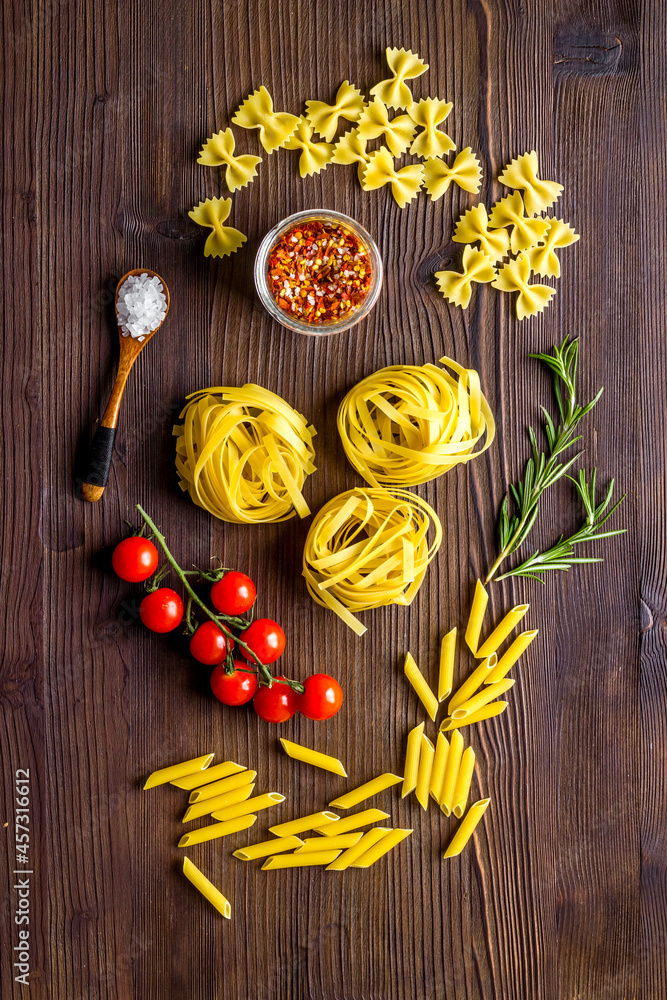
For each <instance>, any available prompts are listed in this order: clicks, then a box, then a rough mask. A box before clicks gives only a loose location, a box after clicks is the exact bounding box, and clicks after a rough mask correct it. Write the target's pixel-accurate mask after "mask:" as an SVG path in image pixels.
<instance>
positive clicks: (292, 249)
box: [268, 221, 372, 324]
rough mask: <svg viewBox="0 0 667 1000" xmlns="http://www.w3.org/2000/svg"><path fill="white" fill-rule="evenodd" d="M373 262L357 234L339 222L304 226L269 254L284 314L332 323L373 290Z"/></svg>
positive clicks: (285, 235)
mask: <svg viewBox="0 0 667 1000" xmlns="http://www.w3.org/2000/svg"><path fill="white" fill-rule="evenodd" d="M371 277H372V269H371V262H370V259H369V256H368V253H367V251H366V248H365V247H364V246H363V244H362V243H361V241H360V240H359V238H358V236H356V235H355V233H353V232H351V230H349V229H347V228H346V227H345V226H341V225H339V224H338V223H336V222H318V221H312V222H306V223H304V225H302V226H297V227H295V228H294V229H289V230H288V231H287V232H286V233H283V235H282V236H281V237H280V239H279V240H278V242H277V243H276V244H275V245H274V247H273V248H272V250H271V253H270V255H269V267H268V278H269V282H268V283H269V288H270V290H271V293H272V295H273V297H274V298H275V300H276V302H277V303H278V305H279V306H280V308H281V309H283V310H284V311H285V312H286V313H288V314H289V315H290V316H294V317H295V318H296V319H299V320H301V322H304V323H317V324H323V323H331V322H340V321H341V320H344V319H345V318H346V317H347V316H349V315H350V314H351V313H353V312H356V311H357V309H359V307H360V306H361V304H362V303H363V301H364V299H365V298H366V296H367V295H368V292H369V289H370V287H371Z"/></svg>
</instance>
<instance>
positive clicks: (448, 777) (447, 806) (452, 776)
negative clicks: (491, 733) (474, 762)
mask: <svg viewBox="0 0 667 1000" xmlns="http://www.w3.org/2000/svg"><path fill="white" fill-rule="evenodd" d="M462 755H463V737H462V736H461V734H460V733H459V732H454V735H453V736H452V739H451V742H450V744H449V753H448V754H447V763H446V764H445V773H444V776H443V779H442V788H441V789H440V798H439V799H438V803H439V805H440V808H441V809H442V811H443V812H444V814H445V816H449V814H450V813H451V811H452V805H453V804H454V787H455V785H456V779H457V778H458V775H459V768H460V766H461V757H462Z"/></svg>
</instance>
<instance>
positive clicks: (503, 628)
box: [473, 604, 530, 658]
mask: <svg viewBox="0 0 667 1000" xmlns="http://www.w3.org/2000/svg"><path fill="white" fill-rule="evenodd" d="M529 607H530V605H529V604H517V606H516V607H515V608H512V610H511V611H508V612H507V614H506V615H505V617H504V618H503V619H502V621H501V622H500V623H499V624H498V625H496V627H495V628H494V630H493V632H492V633H491V635H490V636H489V637H488V639H486V640H485V641H484V643H483V644H482V645H481V646H480V647H479V649H478V650H477V652H475V651H474V650H473V652H475V656H477V657H480V658H482V657H484V656H490V655H491V653H495V652H496V650H497V649H499V647H500V646H502V644H503V643H504V641H505V639H506V638H507V636H508V635H509V634H510V632H511V631H512V630H513V629H515V628H516V626H517V625H518V624H519V622H520V621H521V619H522V618H523V616H524V615H525V614H526V612H527V611H528V608H529Z"/></svg>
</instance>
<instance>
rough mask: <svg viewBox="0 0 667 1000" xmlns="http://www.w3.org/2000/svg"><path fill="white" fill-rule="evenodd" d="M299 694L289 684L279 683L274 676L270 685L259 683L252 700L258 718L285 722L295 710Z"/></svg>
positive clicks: (266, 720)
mask: <svg viewBox="0 0 667 1000" xmlns="http://www.w3.org/2000/svg"><path fill="white" fill-rule="evenodd" d="M298 698H299V696H298V695H297V693H296V691H293V690H292V688H291V687H290V686H289V684H281V683H280V678H276V679H275V680H274V682H273V684H272V685H271V687H269V686H268V684H261V685H260V686H259V687H258V688H257V693H256V694H255V697H254V698H253V700H252V704H253V707H254V709H255V711H256V712H257V714H258V716H259V717H260V719H264V721H265V722H287V720H288V719H291V718H292V716H293V715H294V713H295V712H296V710H297V701H298Z"/></svg>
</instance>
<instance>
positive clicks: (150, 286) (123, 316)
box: [116, 274, 167, 341]
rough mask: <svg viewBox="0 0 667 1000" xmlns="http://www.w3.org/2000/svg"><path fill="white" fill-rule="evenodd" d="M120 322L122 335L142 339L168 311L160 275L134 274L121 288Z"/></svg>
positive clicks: (118, 305)
mask: <svg viewBox="0 0 667 1000" xmlns="http://www.w3.org/2000/svg"><path fill="white" fill-rule="evenodd" d="M116 312H117V315H118V325H119V327H120V332H121V335H122V336H123V337H134V338H135V339H136V340H139V341H142V340H143V339H144V338H145V337H146V336H147V335H148V334H149V333H152V332H153V330H155V329H157V327H158V326H159V325H160V323H161V322H162V320H163V319H164V318H165V316H166V315H167V299H166V296H165V294H164V291H163V288H162V283H161V281H160V279H159V278H158V277H157V276H156V275H154V276H153V277H152V278H149V277H148V275H147V274H140V275H135V274H131V275H130V276H129V277H128V278H126V279H125V281H124V282H123V284H122V285H121V286H120V288H119V290H118V301H117V303H116Z"/></svg>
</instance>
